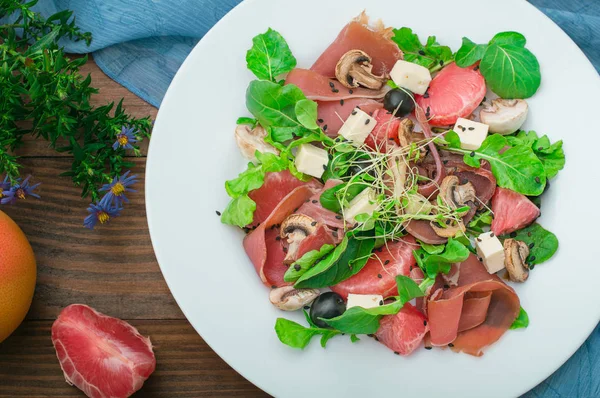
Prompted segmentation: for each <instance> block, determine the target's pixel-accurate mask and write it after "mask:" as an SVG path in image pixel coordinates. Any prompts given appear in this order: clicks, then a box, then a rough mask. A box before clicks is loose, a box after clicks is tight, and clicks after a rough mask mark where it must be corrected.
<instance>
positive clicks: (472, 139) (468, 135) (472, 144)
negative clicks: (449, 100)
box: [454, 117, 490, 151]
mask: <svg viewBox="0 0 600 398" xmlns="http://www.w3.org/2000/svg"><path fill="white" fill-rule="evenodd" d="M489 128H490V126H488V125H487V124H483V123H479V122H474V121H472V120H469V119H463V118H462V117H460V118H458V120H457V121H456V124H455V125H454V131H455V132H456V134H458V136H459V137H460V147H461V148H462V149H467V150H471V151H474V150H476V149H479V147H480V146H481V143H482V142H483V141H484V140H485V138H486V137H487V135H488V130H489Z"/></svg>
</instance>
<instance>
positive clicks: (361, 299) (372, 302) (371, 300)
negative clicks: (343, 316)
mask: <svg viewBox="0 0 600 398" xmlns="http://www.w3.org/2000/svg"><path fill="white" fill-rule="evenodd" d="M380 305H383V296H381V295H379V294H352V293H350V294H349V295H348V303H346V309H347V310H349V309H350V308H352V307H362V308H375V307H379V306H380Z"/></svg>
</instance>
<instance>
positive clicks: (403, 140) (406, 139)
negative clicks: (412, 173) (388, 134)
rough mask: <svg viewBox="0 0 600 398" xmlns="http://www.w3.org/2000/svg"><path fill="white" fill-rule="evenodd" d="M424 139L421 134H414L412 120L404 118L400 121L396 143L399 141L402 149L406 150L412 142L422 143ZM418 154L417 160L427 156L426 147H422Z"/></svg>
mask: <svg viewBox="0 0 600 398" xmlns="http://www.w3.org/2000/svg"><path fill="white" fill-rule="evenodd" d="M424 139H425V136H424V135H423V134H422V133H415V123H414V122H413V121H412V120H410V119H409V118H405V119H402V120H401V121H400V125H399V126H398V141H400V146H401V147H402V148H406V147H408V146H410V145H411V144H412V143H413V142H419V141H423V140H424ZM419 152H420V156H419V159H424V158H425V156H426V155H427V146H426V145H422V146H421V148H420V149H419Z"/></svg>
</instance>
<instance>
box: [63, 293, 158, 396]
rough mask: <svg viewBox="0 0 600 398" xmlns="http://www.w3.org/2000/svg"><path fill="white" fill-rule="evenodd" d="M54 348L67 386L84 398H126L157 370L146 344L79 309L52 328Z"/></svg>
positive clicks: (130, 330) (127, 329)
mask: <svg viewBox="0 0 600 398" xmlns="http://www.w3.org/2000/svg"><path fill="white" fill-rule="evenodd" d="M52 344H54V348H55V349H56V355H57V357H58V360H59V361H60V366H61V368H62V370H63V372H64V374H65V379H66V381H67V383H69V384H70V385H75V386H76V387H77V388H79V389H80V390H81V391H83V392H84V393H85V394H86V395H87V396H88V397H93V398H105V397H106V398H108V397H111V398H120V397H129V396H130V395H131V394H133V393H134V392H136V391H137V390H139V389H140V388H142V385H143V384H144V381H146V379H148V377H149V376H150V375H151V374H152V372H154V369H155V367H156V358H155V357H154V352H153V351H152V344H151V343H150V339H149V338H147V337H143V336H142V335H140V334H139V332H138V331H137V329H136V328H134V327H133V326H131V325H130V324H128V323H127V322H124V321H122V320H120V319H117V318H113V317H110V316H107V315H104V314H101V313H99V312H97V311H96V310H94V309H92V308H90V307H88V306H87V305H83V304H72V305H70V306H68V307H66V308H64V309H63V310H62V311H61V313H60V314H59V316H58V318H57V319H56V321H55V322H54V324H53V325H52Z"/></svg>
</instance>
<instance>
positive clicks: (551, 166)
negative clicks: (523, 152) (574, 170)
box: [506, 131, 565, 178]
mask: <svg viewBox="0 0 600 398" xmlns="http://www.w3.org/2000/svg"><path fill="white" fill-rule="evenodd" d="M506 139H507V140H508V142H509V143H510V144H511V145H519V144H521V145H526V146H528V147H530V148H531V149H532V150H533V153H535V155H536V156H537V157H538V158H539V159H540V161H541V162H542V164H543V165H544V170H545V171H546V177H548V178H552V177H554V176H556V174H558V172H559V171H560V170H562V169H563V167H565V152H564V150H563V148H562V146H563V142H562V140H560V141H556V142H555V143H551V142H550V138H548V136H546V135H544V136H542V137H539V138H538V135H537V133H536V132H535V131H527V132H525V131H519V132H518V133H517V134H516V135H513V136H508V137H506Z"/></svg>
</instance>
